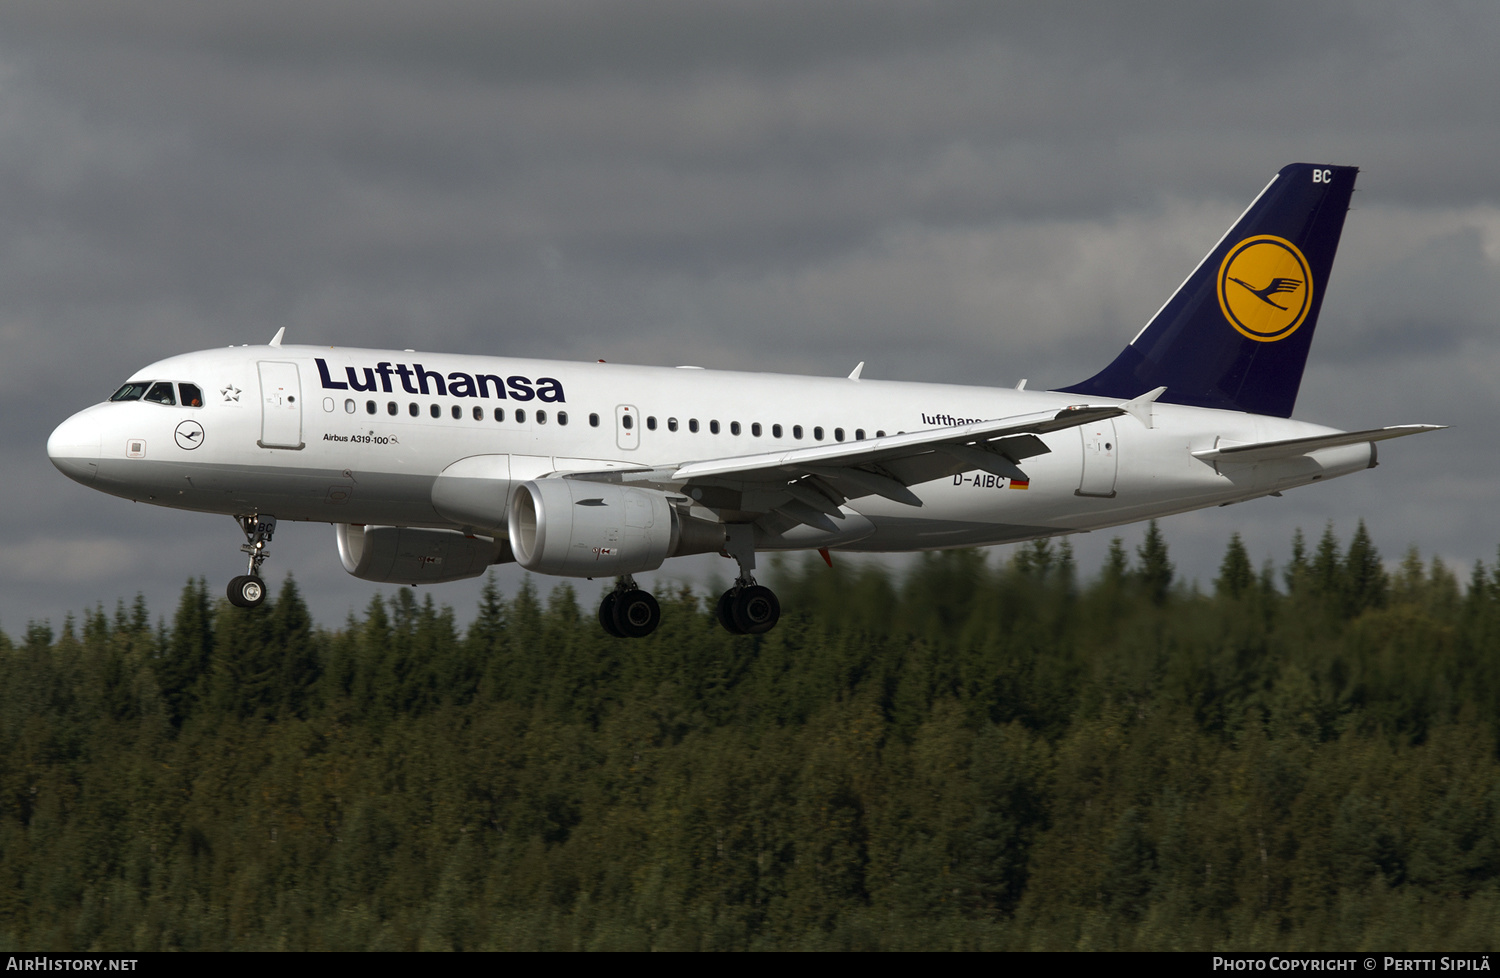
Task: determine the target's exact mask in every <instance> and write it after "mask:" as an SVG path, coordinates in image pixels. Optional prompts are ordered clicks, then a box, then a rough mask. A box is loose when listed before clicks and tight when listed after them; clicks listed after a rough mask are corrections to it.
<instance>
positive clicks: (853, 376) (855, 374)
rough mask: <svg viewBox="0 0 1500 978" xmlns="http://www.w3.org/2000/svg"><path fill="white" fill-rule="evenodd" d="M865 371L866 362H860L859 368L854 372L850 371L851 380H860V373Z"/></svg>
mask: <svg viewBox="0 0 1500 978" xmlns="http://www.w3.org/2000/svg"><path fill="white" fill-rule="evenodd" d="M863 369H865V362H864V361H863V360H861V361H860V362H859V366H857V367H855V368H854V369H853V370H851V371H849V379H850V380H858V379H859V372H860V371H861V370H863Z"/></svg>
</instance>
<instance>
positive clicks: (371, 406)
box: [365, 401, 375, 414]
mask: <svg viewBox="0 0 1500 978" xmlns="http://www.w3.org/2000/svg"><path fill="white" fill-rule="evenodd" d="M365 413H366V414H374V413H375V402H374V401H366V402H365Z"/></svg>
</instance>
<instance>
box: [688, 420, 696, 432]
mask: <svg viewBox="0 0 1500 978" xmlns="http://www.w3.org/2000/svg"><path fill="white" fill-rule="evenodd" d="M688 431H691V432H692V433H693V434H695V435H696V434H697V433H698V419H697V418H688Z"/></svg>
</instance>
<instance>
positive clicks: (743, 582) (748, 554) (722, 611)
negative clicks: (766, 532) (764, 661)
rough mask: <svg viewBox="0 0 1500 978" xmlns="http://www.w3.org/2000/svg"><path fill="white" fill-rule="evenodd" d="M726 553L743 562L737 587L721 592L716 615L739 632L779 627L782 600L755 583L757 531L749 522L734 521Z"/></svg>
mask: <svg viewBox="0 0 1500 978" xmlns="http://www.w3.org/2000/svg"><path fill="white" fill-rule="evenodd" d="M728 531H729V532H728V536H727V541H726V543H725V545H724V553H725V554H726V555H728V556H730V557H733V558H734V560H735V563H737V564H738V565H739V568H740V574H739V577H736V578H735V579H734V587H732V588H730V589H729V590H728V591H725V592H724V593H723V594H721V595H719V604H718V606H717V607H716V608H715V609H714V616H715V617H717V618H718V619H719V624H720V625H723V626H724V630H725V631H727V632H730V633H732V634H735V635H763V634H765V633H766V632H769V631H770V630H771V629H772V628H775V627H776V622H777V620H778V619H779V618H780V617H781V602H780V601H777V600H776V593H775V592H774V591H772V590H771V589H770V588H768V587H765V586H764V585H761V584H756V583H755V575H754V573H753V571H754V570H755V531H754V528H753V527H751V526H750V525H748V524H739V523H737V524H731V525H730V526H729V528H728Z"/></svg>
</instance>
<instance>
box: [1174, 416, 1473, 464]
mask: <svg viewBox="0 0 1500 978" xmlns="http://www.w3.org/2000/svg"><path fill="white" fill-rule="evenodd" d="M1446 427H1448V426H1447V425H1443V424H1402V425H1395V426H1393V427H1390V428H1370V429H1368V430H1366V431H1341V432H1339V433H1337V434H1333V435H1313V436H1312V437H1310V438H1287V439H1285V440H1283V441H1263V442H1256V443H1255V444H1252V445H1231V446H1229V447H1227V448H1211V449H1207V450H1205V451H1201V452H1194V453H1193V458H1196V459H1202V460H1203V461H1205V462H1217V463H1220V464H1223V463H1225V462H1245V463H1253V462H1265V461H1269V460H1271V459H1277V458H1295V457H1296V456H1298V455H1307V454H1308V453H1310V452H1316V451H1320V450H1322V449H1324V448H1338V447H1340V446H1342V445H1360V444H1364V443H1366V442H1374V441H1385V440H1386V439H1388V438H1402V437H1405V436H1406V435H1419V434H1421V433H1422V432H1424V431H1438V430H1441V429H1443V428H1446Z"/></svg>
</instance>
